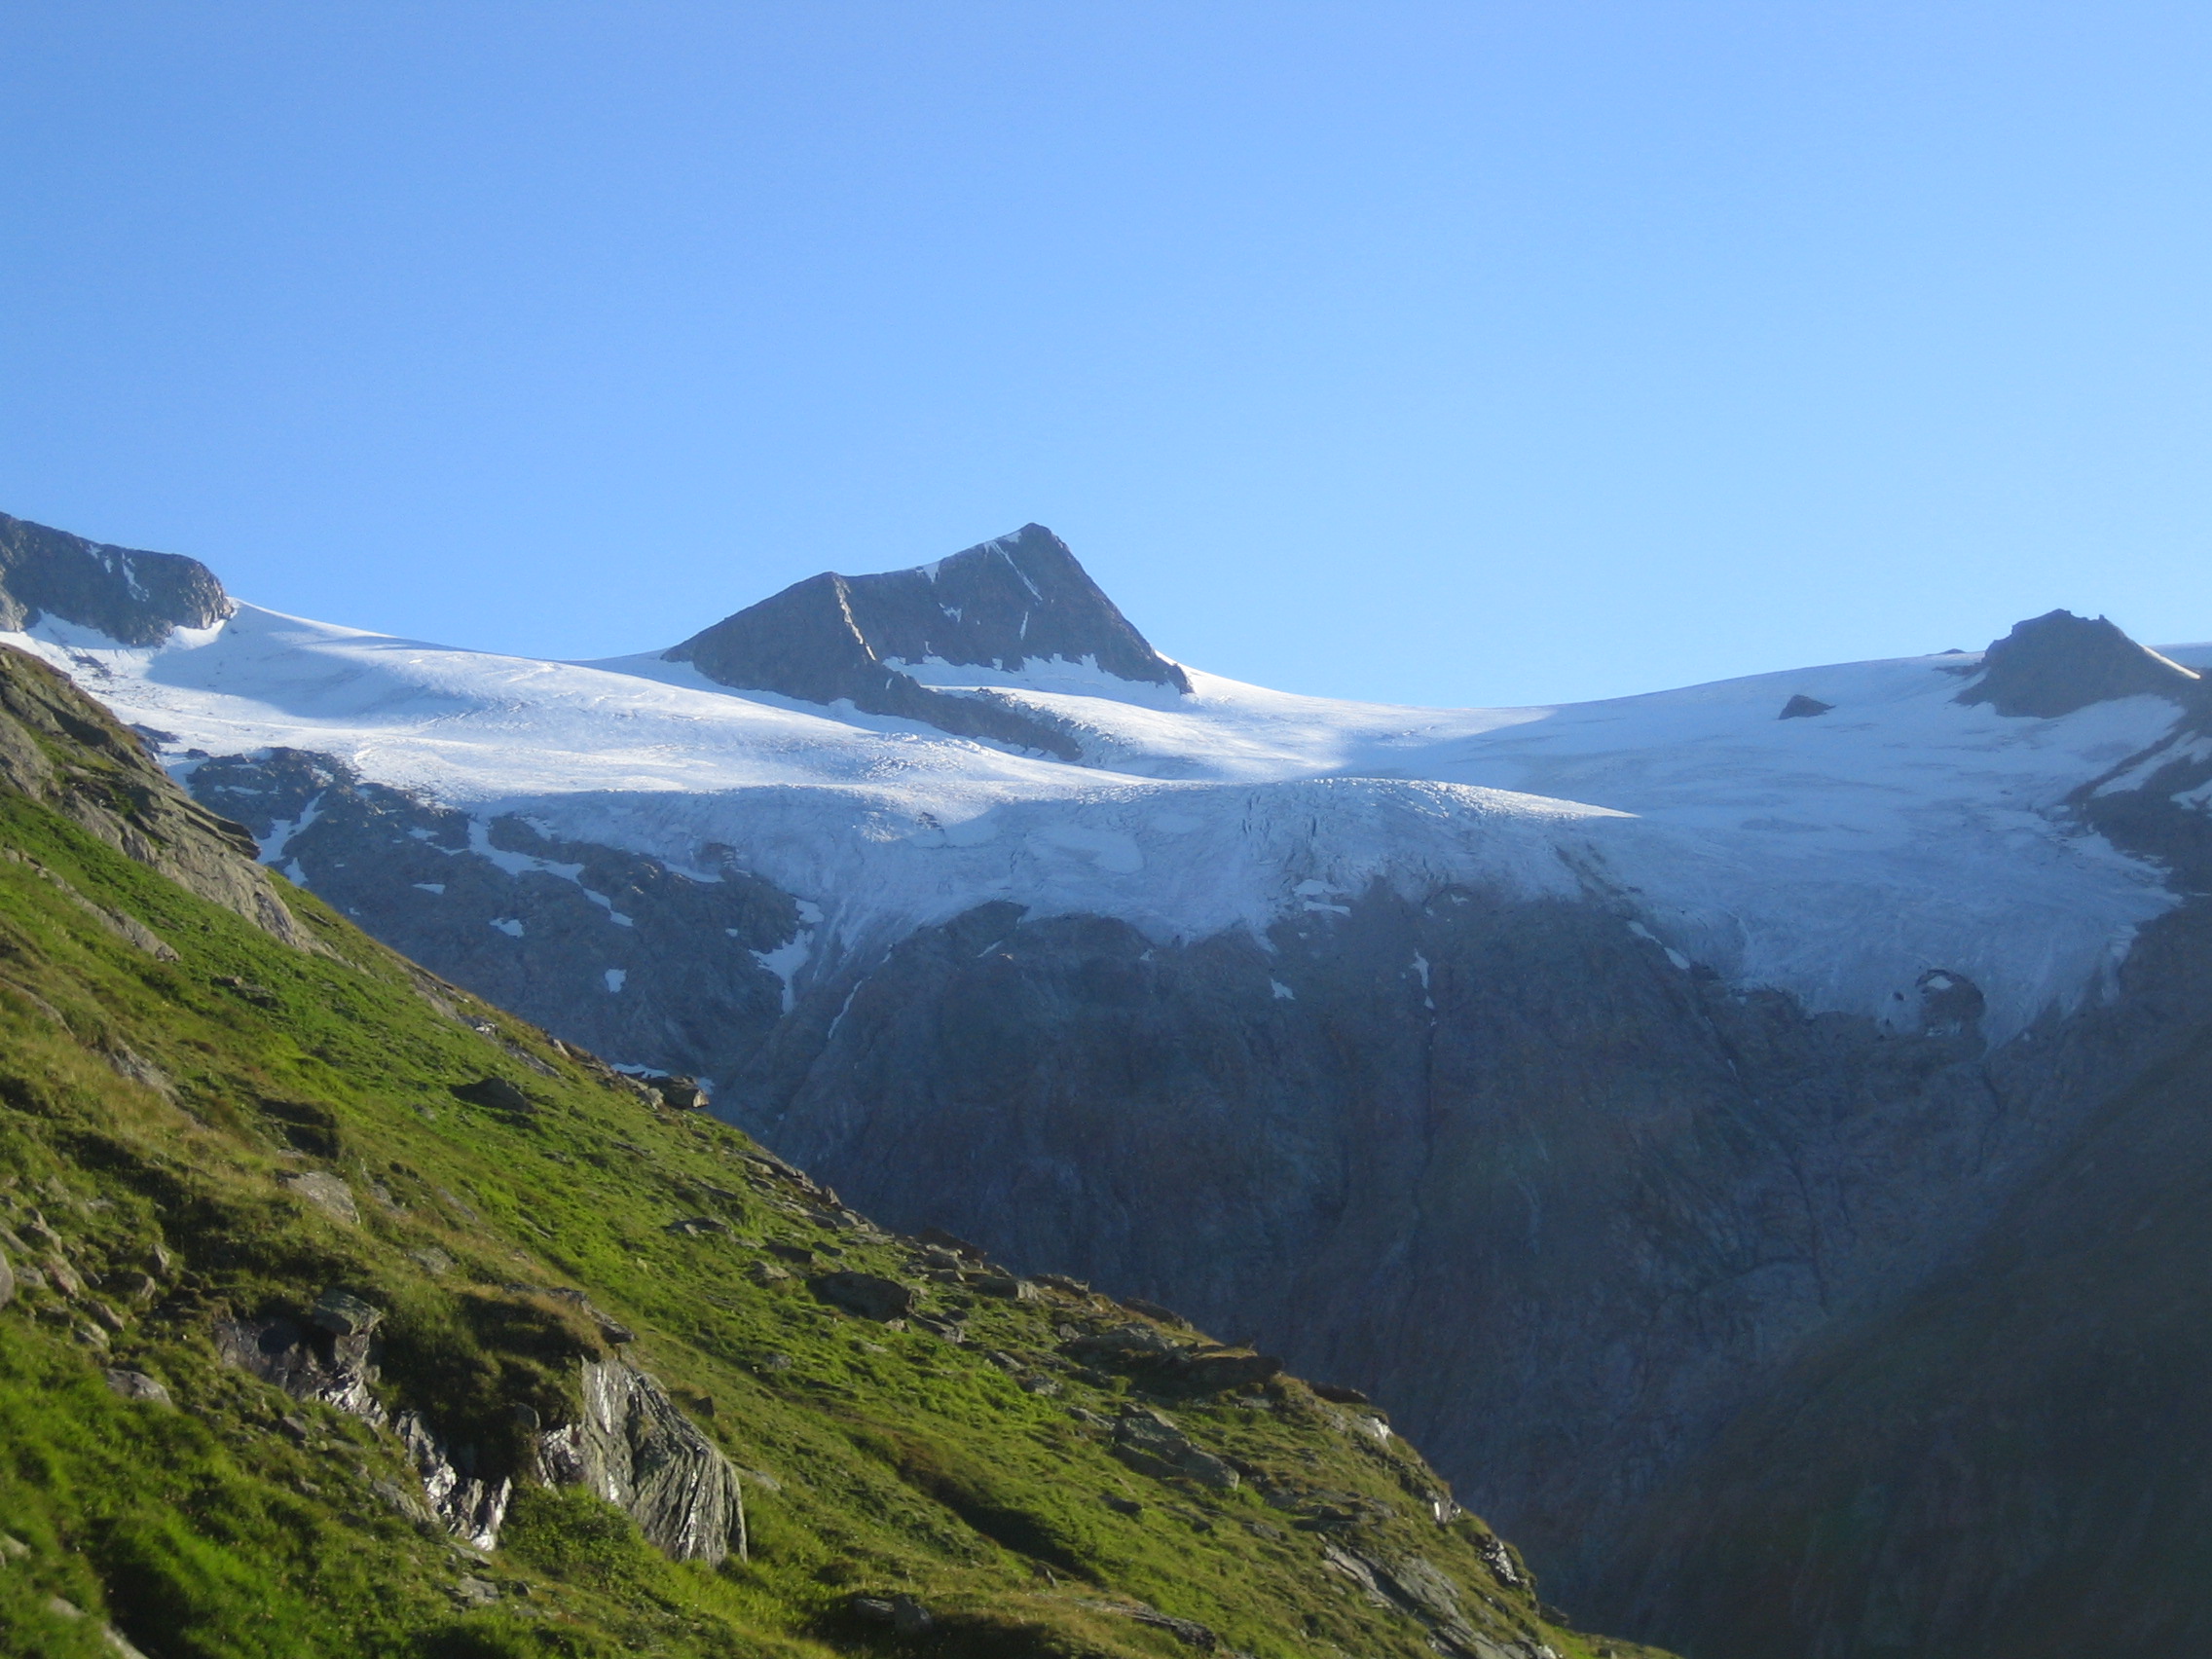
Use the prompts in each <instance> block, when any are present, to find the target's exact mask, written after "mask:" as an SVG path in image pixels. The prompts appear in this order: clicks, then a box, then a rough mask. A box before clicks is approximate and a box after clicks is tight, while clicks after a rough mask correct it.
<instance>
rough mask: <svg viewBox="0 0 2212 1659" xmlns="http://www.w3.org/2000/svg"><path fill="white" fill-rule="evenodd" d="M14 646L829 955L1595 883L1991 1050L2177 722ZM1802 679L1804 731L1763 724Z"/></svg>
mask: <svg viewBox="0 0 2212 1659" xmlns="http://www.w3.org/2000/svg"><path fill="white" fill-rule="evenodd" d="M0 638H6V639H7V640H8V642H9V643H11V644H15V645H20V646H22V647H23V648H25V649H29V650H32V651H35V652H37V653H38V654H40V655H42V656H44V657H45V658H46V659H47V660H49V661H51V662H54V663H55V665H56V666H58V667H60V668H62V669H63V670H64V671H66V672H69V673H71V674H73V675H74V676H76V677H77V678H78V680H79V681H80V682H82V683H83V684H84V685H85V686H86V687H87V689H89V690H91V691H92V692H93V693H94V694H95V695H97V696H99V697H101V698H102V699H103V700H104V701H106V702H107V703H108V704H109V705H110V706H111V707H113V708H115V709H116V710H117V712H118V713H119V714H120V715H122V717H123V718H124V719H129V720H132V721H137V722H140V723H143V724H145V725H148V726H152V727H157V728H159V729H160V730H162V731H163V732H164V733H169V734H174V737H175V745H174V747H175V748H176V749H178V750H183V749H201V750H205V751H209V752H213V753H218V754H233V753H240V752H245V751H253V750H259V749H264V748H269V747H273V746H284V747H291V748H297V749H302V750H309V751H316V752H322V753H328V754H331V755H334V756H338V757H340V758H342V759H344V760H346V761H348V762H349V763H350V764H351V765H353V766H355V767H357V768H358V769H359V770H360V772H361V773H362V774H363V775H364V776H365V777H367V778H370V779H372V780H375V781H378V782H382V783H386V784H389V785H393V786H397V787H402V788H408V789H414V790H418V791H422V792H424V793H428V794H430V795H432V796H435V797H436V798H437V799H439V800H441V801H443V802H445V803H447V804H449V805H454V806H459V807H461V808H463V809H465V810H468V811H470V812H472V813H474V814H477V815H479V816H481V817H486V818H489V817H491V816H493V815H496V814H498V813H501V812H521V813H525V814H527V815H529V816H530V817H531V818H532V820H533V821H534V822H536V823H538V824H540V825H541V826H542V827H543V828H544V829H545V830H546V831H547V832H548V833H552V834H555V835H558V836H559V837H562V838H565V839H569V840H574V841H590V842H598V843H602V844H605V845H608V846H612V847H617V848H621V849H624V850H627V851H632V852H637V853H643V854H646V855H649V856H652V857H655V858H658V859H661V860H663V861H665V862H667V863H669V864H670V865H672V866H676V867H679V868H688V867H693V866H696V865H697V864H698V863H699V862H700V860H699V849H700V847H701V846H702V845H703V844H707V843H722V844H725V845H727V846H729V847H732V848H735V849H737V851H738V857H739V859H740V861H741V863H742V864H743V865H744V866H746V867H748V868H750V869H752V870H754V871H756V873H758V874H759V875H761V876H763V877H764V878H766V879H768V880H770V881H773V882H775V883H776V884H777V885H778V886H780V887H782V888H783V889H785V890H786V891H788V892H790V893H792V894H793V895H796V896H798V897H800V898H802V899H805V900H808V901H811V902H812V903H816V904H819V905H820V906H821V908H822V910H823V912H824V917H825V920H824V924H823V925H824V928H825V929H826V930H827V932H826V933H825V935H824V936H823V937H824V938H825V939H834V940H842V941H844V942H846V943H856V942H864V941H867V940H886V939H889V938H892V937H896V936H897V935H899V934H902V933H903V932H905V931H908V930H910V929H911V928H913V927H915V926H917V925H922V924H927V923H934V922H938V921H942V920H944V919H945V918H947V917H949V916H951V915H954V914H957V913H959V912H960V911H963V910H965V909H968V908H971V907H972V906H974V905H976V904H977V903H984V902H986V901H991V900H1011V901H1013V902H1015V903H1021V904H1024V905H1027V906H1029V907H1030V909H1031V910H1032V911H1033V912H1035V913H1039V914H1053V913H1069V912H1081V911H1095V912H1097V913H1100V914H1104V915H1109V916H1113V917H1117V918H1120V919H1123V920H1125V921H1128V922H1131V923H1133V924H1135V925H1136V926H1138V927H1140V928H1142V929H1143V930H1145V931H1146V932H1147V933H1149V934H1151V935H1152V936H1154V937H1156V938H1159V939H1162V940H1164V939H1170V938H1183V939H1194V938H1200V937H1204V936H1207V935H1209V934H1212V933H1217V932H1219V931H1221V930H1224V929H1228V928H1235V927H1239V926H1242V927H1249V928H1252V929H1253V930H1255V931H1261V930H1264V928H1265V927H1266V925H1267V924H1268V923H1269V922H1270V921H1271V920H1272V919H1273V918H1275V917H1277V916H1280V915H1283V914H1285V913H1290V912H1293V911H1296V910H1298V909H1299V908H1300V907H1301V906H1305V905H1309V904H1311V903H1317V902H1318V903H1330V902H1331V899H1330V896H1332V895H1334V896H1337V898H1338V899H1339V900H1341V899H1342V898H1343V897H1345V896H1350V895H1356V894H1357V893H1359V892H1361V891H1364V890H1365V889H1366V888H1367V887H1368V886H1369V885H1370V884H1372V883H1375V882H1379V881H1380V882H1384V883H1387V884H1389V885H1391V886H1392V887H1394V888H1396V889H1398V890H1399V891H1401V892H1405V893H1408V894H1412V893H1414V892H1416V891H1417V890H1427V889H1433V888H1435V887H1437V886H1441V885H1446V884H1451V883H1459V884H1463V885H1470V886H1480V887H1485V888H1492V889H1495V890H1499V891H1501V892H1505V893H1511V894H1518V895H1524V896H1535V895H1563V894H1584V895H1588V896H1591V897H1593V898H1595V899H1597V900H1599V901H1601V902H1603V903H1608V904H1612V905H1615V906H1617V907H1618V908H1619V909H1620V911H1621V913H1622V914H1623V915H1624V917H1626V916H1631V915H1633V916H1636V917H1640V918H1641V920H1642V922H1643V923H1645V924H1647V925H1648V926H1649V927H1650V928H1651V929H1652V930H1653V931H1654V932H1655V933H1656V934H1657V935H1658V936H1659V937H1660V938H1661V940H1663V941H1664V942H1665V943H1666V944H1667V945H1668V946H1669V947H1670V948H1672V949H1674V950H1675V951H1677V952H1678V953H1679V954H1682V955H1684V956H1686V957H1688V958H1690V959H1691V960H1692V961H1694V962H1696V963H1698V964H1702V965H1704V966H1706V967H1709V968H1711V969H1713V970H1714V971H1715V972H1717V973H1719V974H1721V975H1722V976H1723V977H1727V978H1729V979H1731V980H1733V981H1737V982H1740V983H1744V984H1748V985H1749V984H1756V985H1769V986H1775V987H1778V988H1781V989H1785V990H1788V991H1791V992H1793V993H1795V994H1796V995H1797V996H1799V997H1800V998H1801V999H1802V1000H1803V1001H1804V1002H1805V1003H1806V1004H1807V1005H1808V1006H1809V1007H1812V1008H1815V1009H1825V1010H1834V1011H1841V1012H1852V1013H1860V1014H1870V1015H1873V1016H1875V1017H1877V1018H1882V1017H1887V1016H1889V1015H1891V1014H1892V1013H1893V1012H1894V1011H1901V1010H1903V1009H1905V1008H1908V1007H1916V1006H1917V1002H1916V998H1915V995H1914V992H1915V987H1916V985H1917V983H1918V980H1919V977H1920V976H1921V975H1923V974H1924V973H1926V972H1928V971H1930V970H1943V971H1947V972H1950V973H1955V974H1964V975H1966V976H1968V977H1971V978H1972V980H1973V981H1974V982H1975V983H1976V984H1977V985H1979V986H1980V987H1981V989H1982V991H1983V992H1984V994H1985V995H1986V996H1987V998H1988V1003H1989V1009H1988V1017H1987V1021H1986V1024H1985V1027H1984V1029H1985V1031H1986V1033H1987V1035H1989V1036H1990V1037H1992V1038H1994V1039H1999V1040H2001V1039H2002V1038H2004V1037H2005V1036H2007V1035H2009V1034H2010V1033H2011V1032H2013V1031H2016V1030H2018V1029H2019V1028H2020V1027H2021V1026H2023V1025H2024V1024H2025V1023H2027V1022H2028V1021H2029V1020H2030V1019H2032V1018H2033V1017H2034V1016H2035V1014H2037V1013H2038V1012H2039V1011H2040V1010H2041V1009H2043V1008H2044V1007H2046V1006H2048V1005H2051V1004H2053V1003H2057V1004H2061V1005H2066V1004H2070V1003H2072V1002H2074V1001H2076V1000H2078V999H2079V998H2080V997H2081V996H2082V995H2083V994H2084V993H2089V992H2093V991H2094V989H2095V987H2096V986H2097V985H2098V984H2099V982H2100V980H2101V979H2102V977H2104V976H2105V975H2106V974H2107V973H2108V972H2109V971H2110V968H2111V967H2112V965H2113V964H2114V963H2115V962H2117V961H2118V960H2119V958H2120V956H2121V955H2123V954H2124V952H2125V950H2126V948H2127V944H2128V941H2129V940H2130V939H2131V938H2132V936H2133V932H2134V930H2135V929H2136V928H2137V927H2139V926H2140V925H2141V924H2142V923H2144V922H2145V921H2147V920H2149V919H2150V918H2151V917H2153V916H2155V915H2157V914H2158V913H2159V912H2160V911H2162V910H2163V909H2165V908H2167V907H2168V906H2169V905H2170V904H2171V903H2173V902H2174V901H2173V897H2172V896H2171V895H2170V894H2169V893H2168V892H2167V891H2166V890H2165V888H2164V887H2163V886H2162V885H2161V883H2160V879H2159V873H2158V872H2157V870H2156V869H2154V868H2152V867H2151V866H2147V865H2145V864H2143V863H2141V862H2139V861H2136V860H2133V859H2131V858H2128V857H2125V856H2123V855H2121V854H2120V853H2119V852H2118V851H2117V850H2115V849H2114V848H2113V847H2111V846H2110V845H2109V844H2108V843H2107V842H2105V841H2104V840H2103V839H2102V838H2100V837H2098V836H2095V835H2093V834H2089V833H2086V832H2084V831H2083V830H2082V828H2081V827H2080V826H2079V825H2078V824H2077V823H2076V822H2075V821H2074V820H2073V819H2072V818H2071V817H2069V816H2068V815H2067V814H2066V813H2065V812H2064V810H2063V807H2064V802H2065V800H2066V797H2067V795H2068V794H2069V793H2071V792H2072V791H2073V790H2075V789H2077V788H2079V787H2080V786H2082V785H2083V784H2084V783H2087V782H2089V781H2091V780H2092V779H2094V778H2096V777H2097V776H2099V775H2100V774H2102V773H2103V772H2105V771H2107V770H2109V769H2110V768H2111V767H2112V766H2113V765H2114V764H2116V763H2117V762H2119V761H2120V760H2121V759H2124V758H2125V757H2126V756H2130V755H2132V754H2135V753H2137V752H2139V751H2140V750H2142V749H2144V748H2146V747H2147V746H2149V745H2150V744H2152V743H2154V742H2156V741H2157V739H2158V738H2159V737H2160V736H2162V735H2163V734H2165V733H2166V732H2167V731H2168V730H2169V728H2170V727H2171V726H2172V724H2173V722H2174V720H2175V719H2176V716H2177V712H2178V711H2177V709H2176V706H2175V705H2174V703H2173V702H2171V701H2169V700H2167V699H2165V698H2163V697H2160V696H2157V695H2149V694H2143V695H2131V696H2121V697H2117V698H2112V699H2108V700H2106V701H2103V702H2098V703H2095V704H2092V705H2090V706H2088V707H2084V708H2082V709H2079V710H2077V711H2074V712H2072V713H2069V714H2067V715H2066V716H2064V717H2063V718H2060V719H2022V718H2017V717H2009V716H2005V715H2001V714H1999V713H1997V712H1996V710H1995V709H1993V708H1991V707H1988V706H1980V705H1972V704H1965V705H1963V704H1961V703H1960V702H1959V701H1958V700H1957V697H1958V693H1959V690H1960V685H1961V680H1960V675H1961V671H1962V669H1963V670H1965V671H1966V672H1969V673H1971V672H1972V670H1973V668H1974V666H1975V664H1976V660H1977V659H1976V658H1974V657H1972V656H1964V657H1962V656H1957V655H1950V656H1943V657H1934V658H1915V659H1903V660H1898V661H1890V662H1872V663H1856V664H1843V665H1835V666H1830V667H1825V668H1818V669H1810V670H1804V671H1798V672H1792V673H1788V674H1779V675H1766V676H1759V677H1754V678H1751V679H1747V680H1738V681H1730V682H1719V683H1716V684H1712V685H1704V686H1695V687H1690V688H1687V689H1683V690H1678V691H1670V692H1661V693H1656V694H1653V695H1650V696H1644V697H1636V698H1625V699H1617V700H1613V701H1609V702H1603V703H1593V704H1582V705H1572V706H1567V707H1561V708H1552V709H1522V710H1414V709H1402V708H1392V707H1386V706H1383V705H1374V704H1359V703H1347V702H1339V701H1332V700H1328V699H1322V698H1310V697H1300V696H1294V695H1290V694H1287V693H1282V692H1275V691H1269V690H1265V689H1262V688H1259V687H1255V686H1248V685H1242V684H1239V683H1237V682H1233V681H1227V680H1223V679H1220V678H1218V677H1214V676H1209V675H1205V674H1202V673H1198V672H1197V671H1195V670H1194V671H1185V672H1187V674H1188V679H1189V682H1190V684H1191V686H1192V689H1191V691H1190V692H1189V693H1182V692H1179V691H1178V692H1172V693H1166V694H1163V695H1160V696H1157V697H1156V696H1145V697H1135V698H1132V697H1128V696H1125V695H1123V696H1115V695H1105V696H1101V695H1087V694H1085V691H1086V688H1085V687H1084V685H1083V682H1082V677H1081V676H1079V675H1076V674H1071V673H1069V672H1068V671H1067V670H1066V668H1065V667H1064V666H1063V665H1056V664H1041V665H1040V667H1041V668H1042V669H1043V670H1044V671H1043V672H1040V673H1039V674H1037V675H1036V676H1034V677H1033V678H1027V679H1025V678H1024V677H1023V676H1022V675H1018V674H1014V673H1010V672H1008V671H1006V670H1004V669H1001V668H998V667H996V666H987V667H985V668H982V669H977V670H975V671H972V672H970V673H966V674H964V673H963V672H962V671H961V670H959V669H958V668H956V667H954V666H953V665H949V664H946V663H943V662H941V661H940V662H936V663H933V664H931V665H930V667H931V675H930V678H931V682H932V683H933V684H934V685H936V686H940V687H948V688H951V689H954V690H958V689H959V688H961V686H962V685H963V683H964V682H973V683H974V685H975V686H977V687H978V688H982V687H988V688H989V689H990V690H991V691H992V692H993V693H995V694H997V695H999V696H1002V697H1005V698H1008V699H1011V700H1012V701H1013V702H1014V704H1017V705H1018V706H1019V707H1020V708H1023V709H1027V710H1030V711H1033V712H1034V713H1036V714H1038V715H1040V716H1044V717H1049V718H1050V719H1051V720H1053V721H1054V722H1056V724H1057V726H1058V727H1059V728H1060V729H1064V730H1067V731H1071V732H1074V733H1077V734H1079V736H1080V739H1081V743H1082V746H1083V749H1084V756H1083V763H1079V764H1070V763H1066V762H1062V761H1058V760H1051V759H1045V758H1040V757H1038V756H1034V755H1025V754H1017V753H1010V752H1008V751H1007V750H1005V749H1000V748H995V747H992V746H991V745H989V744H987V743H981V742H974V741H968V740H964V739H960V738H955V737H951V736H947V735H946V734H944V733H943V732H940V731H938V730H934V729H932V728H930V727H928V726H926V725H921V724H918V723H916V722H913V721H909V720H903V719H894V718H889V717H883V716H874V715H868V714H865V713H860V712H856V711H853V710H851V709H850V708H843V707H837V706H830V707H823V706H819V705H810V704H805V703H800V702H797V701H794V700H793V699H792V698H789V697H785V696H778V695H774V694H771V693H742V692H733V691H730V690H728V689H725V688H722V687H719V686H716V685H714V684H713V683H712V682H709V681H706V680H705V679H704V677H702V676H699V675H698V674H697V673H696V671H695V670H692V669H690V668H689V667H688V665H683V664H676V663H667V662H662V661H653V660H650V659H643V658H641V659H627V660H625V659H616V660H613V661H610V662H608V663H607V664H604V665H599V666H593V665H582V664H570V663H558V662H546V661H538V660H535V659H529V658H520V657H510V656H498V655H494V654H490V653H486V652H478V651H469V650H464V649H458V648H454V647H448V646H442V645H430V644H425V643H423V642H417V641H408V640H400V639H394V638H391V637H388V636H384V635H377V634H370V633H363V632H360V631H357V630H351V629H346V628H339V627H334V626H330V625H327V624H323V623H316V622H311V621H306V620H303V619H300V618H296V617H288V616H283V615H281V614H279V613H276V612H274V611H269V610H264V609H260V608H255V607H252V606H242V605H241V606H240V607H239V608H238V610H237V613H236V614H235V615H234V616H232V617H231V618H229V619H228V620H227V621H222V622H219V623H217V624H215V625H214V626H211V627H207V628H203V629H198V630H190V631H185V630H180V631H178V632H177V633H175V634H173V635H171V636H170V637H169V639H168V640H167V641H166V642H165V643H163V644H161V645H151V646H148V645H120V644H118V643H117V642H114V641H112V640H105V639H102V638H100V637H99V636H96V635H93V634H91V633H89V632H88V631H87V630H85V629H83V628H79V627H70V626H68V625H65V624H58V623H50V624H45V625H41V626H38V627H34V628H32V629H31V630H30V631H29V632H27V633H18V634H14V635H7V636H0ZM1793 696H1804V697H1809V698H1812V699H1814V700H1817V701H1819V702H1823V703H1826V704H1828V705H1831V708H1830V711H1829V712H1827V713H1825V714H1823V715H1822V716H1821V717H1820V718H1819V719H1791V720H1787V721H1786V720H1782V719H1778V718H1777V717H1778V711H1780V710H1781V709H1782V708H1783V707H1784V706H1785V705H1786V704H1787V703H1788V700H1789V699H1790V698H1791V697H1793ZM1313 883H1319V884H1320V886H1319V888H1318V889H1314V888H1312V887H1311V885H1310V884H1313ZM1302 884H1305V885H1306V886H1307V887H1308V891H1307V892H1306V894H1305V895H1303V896H1302V895H1301V893H1300V891H1299V889H1300V888H1301V886H1302ZM1316 893H1317V894H1319V895H1320V897H1319V899H1318V900H1316V898H1315V894H1316ZM805 972H807V968H806V965H804V964H796V965H794V974H800V975H803V974H804V973H805Z"/></svg>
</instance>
